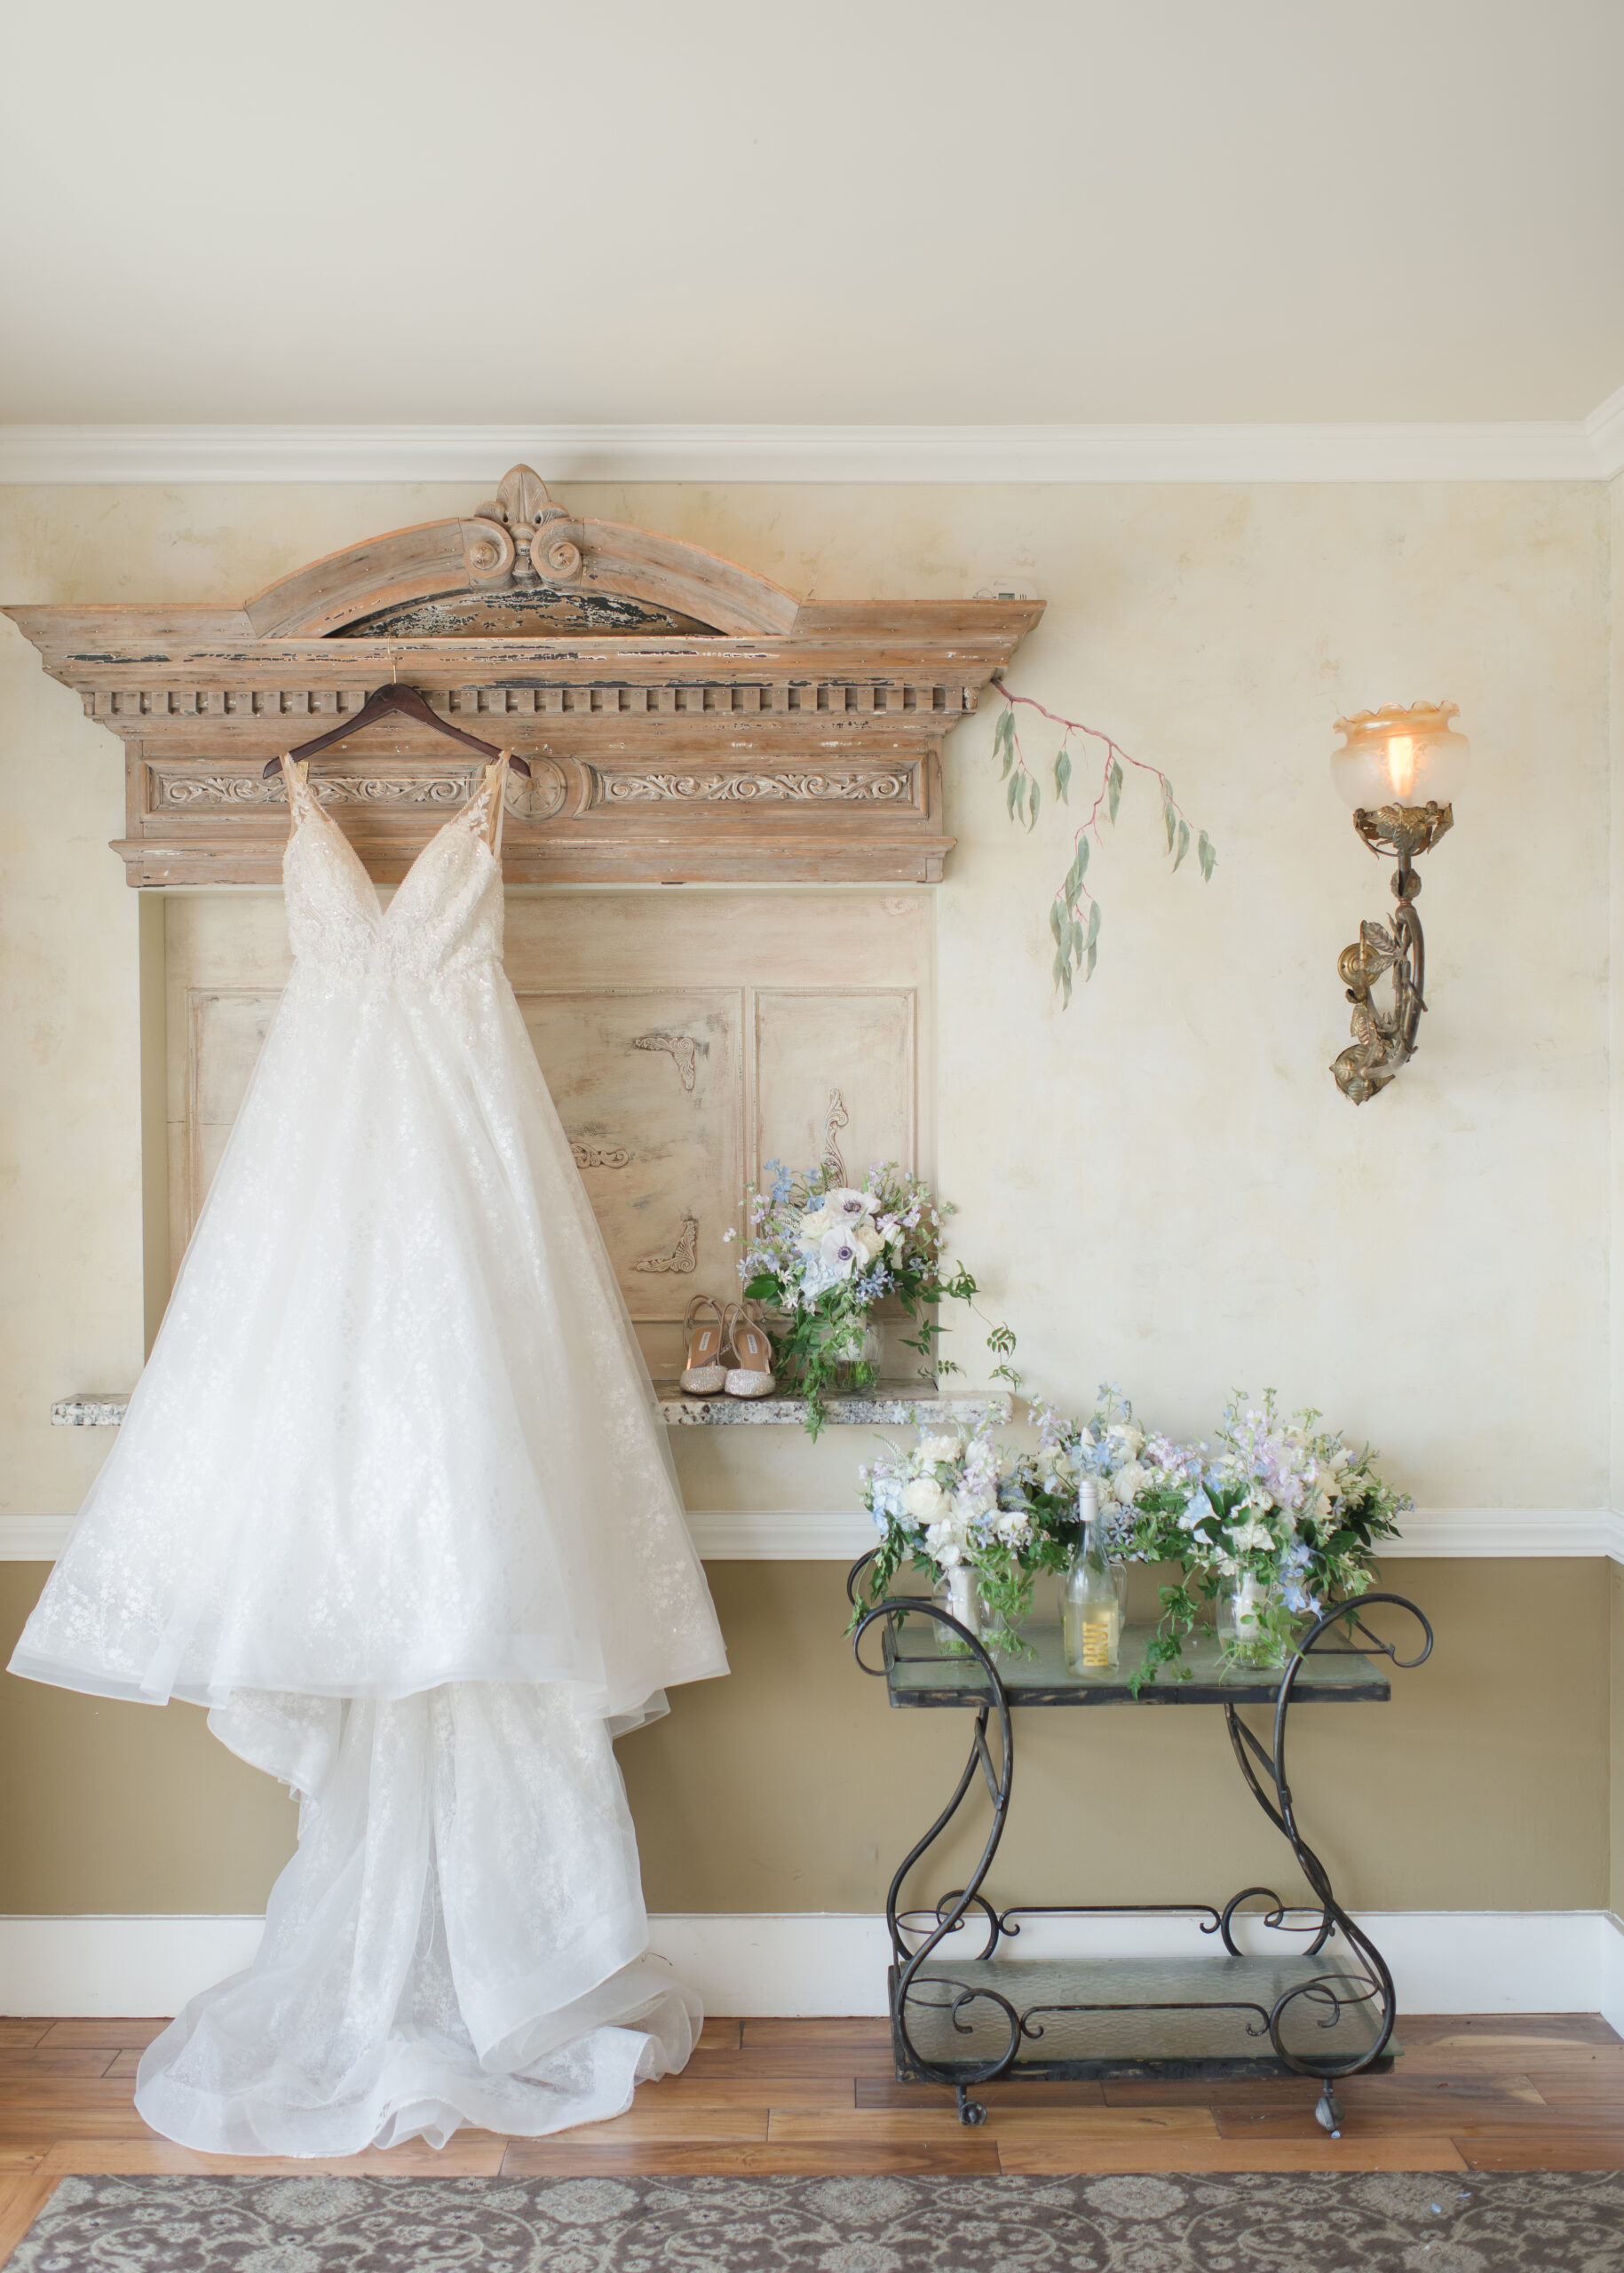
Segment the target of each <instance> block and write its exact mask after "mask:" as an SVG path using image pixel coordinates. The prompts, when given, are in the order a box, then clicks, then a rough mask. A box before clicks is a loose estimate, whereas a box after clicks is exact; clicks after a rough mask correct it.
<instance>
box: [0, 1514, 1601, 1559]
mask: <svg viewBox="0 0 1624 2273" xmlns="http://www.w3.org/2000/svg"><path fill="white" fill-rule="evenodd" d="M73 1522H74V1518H73V1517H72V1516H57V1515H51V1516H27V1515H0V1563H49V1562H52V1561H54V1560H55V1558H56V1556H57V1555H58V1553H59V1551H60V1548H61V1547H62V1543H63V1541H64V1540H66V1539H67V1534H68V1532H69V1530H70V1529H71V1527H72V1525H73ZM688 1529H689V1531H690V1532H692V1533H693V1543H694V1545H695V1546H696V1547H697V1548H698V1549H699V1551H700V1553H701V1556H703V1557H704V1558H705V1560H706V1561H707V1562H709V1563H827V1562H832V1563H850V1562H852V1561H853V1560H854V1559H855V1558H856V1557H857V1556H860V1555H861V1554H864V1553H866V1552H867V1549H868V1548H871V1547H872V1546H873V1545H874V1543H875V1531H874V1526H873V1525H872V1524H871V1523H870V1522H869V1520H868V1518H867V1516H866V1515H864V1514H863V1513H862V1511H861V1510H860V1509H852V1508H832V1509H831V1508H764V1509H735V1508H690V1509H689V1510H688ZM1430 1556H1438V1557H1442V1558H1444V1559H1446V1560H1448V1561H1451V1562H1461V1561H1470V1560H1482V1561H1494V1560H1505V1561H1509V1560H1541V1559H1546V1558H1549V1559H1550V1560H1553V1561H1557V1560H1560V1561H1573V1560H1575V1559H1579V1558H1585V1557H1594V1558H1596V1559H1597V1560H1599V1559H1601V1558H1602V1557H1606V1558H1607V1559H1608V1560H1610V1561H1612V1562H1614V1563H1620V1564H1624V1514H1620V1512H1618V1511H1617V1510H1614V1509H1606V1508H1417V1509H1415V1511H1414V1514H1413V1515H1412V1516H1411V1517H1410V1519H1409V1523H1408V1525H1407V1526H1406V1530H1405V1532H1404V1534H1403V1536H1402V1538H1399V1539H1396V1540H1390V1541H1387V1542H1384V1543H1383V1546H1382V1557H1383V1559H1384V1560H1388V1561H1394V1562H1397V1561H1400V1560H1414V1561H1419V1560H1421V1559H1422V1558H1423V1557H1430Z"/></svg>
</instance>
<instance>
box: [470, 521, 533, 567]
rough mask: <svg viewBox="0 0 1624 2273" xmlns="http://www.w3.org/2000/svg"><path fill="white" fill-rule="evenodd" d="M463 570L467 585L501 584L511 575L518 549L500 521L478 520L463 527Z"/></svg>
mask: <svg viewBox="0 0 1624 2273" xmlns="http://www.w3.org/2000/svg"><path fill="white" fill-rule="evenodd" d="M518 557H519V555H518V549H517V547H516V546H515V544H514V543H513V540H512V538H511V536H510V535H509V534H508V532H507V530H506V529H504V528H503V526H502V524H501V522H500V521H494V520H487V519H484V518H483V516H481V518H480V519H478V520H472V521H464V522H463V566H464V568H466V569H467V571H468V574H469V578H470V581H471V582H473V583H476V584H505V583H506V582H507V580H508V578H509V577H510V576H511V574H512V573H513V563H514V561H515V560H516V559H517V558H518Z"/></svg>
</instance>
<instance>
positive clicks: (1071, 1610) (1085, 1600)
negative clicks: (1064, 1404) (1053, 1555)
mask: <svg viewBox="0 0 1624 2273" xmlns="http://www.w3.org/2000/svg"><path fill="white" fill-rule="evenodd" d="M1077 1520H1078V1523H1079V1525H1080V1526H1081V1528H1080V1531H1079V1533H1078V1539H1077V1544H1076V1546H1075V1547H1074V1548H1073V1550H1072V1559H1071V1563H1070V1564H1069V1566H1068V1567H1067V1570H1066V1596H1065V1635H1066V1664H1067V1665H1068V1666H1070V1667H1071V1669H1072V1671H1073V1673H1106V1672H1109V1671H1110V1669H1111V1668H1112V1667H1113V1666H1114V1665H1115V1664H1116V1661H1117V1650H1118V1646H1119V1644H1120V1643H1121V1631H1122V1609H1121V1597H1120V1596H1119V1595H1118V1593H1117V1588H1116V1576H1115V1573H1114V1572H1113V1570H1112V1568H1111V1564H1110V1563H1109V1562H1108V1561H1107V1559H1106V1556H1105V1544H1104V1542H1103V1540H1101V1537H1100V1528H1099V1486H1098V1485H1097V1484H1096V1483H1095V1481H1094V1478H1093V1477H1091V1476H1085V1477H1083V1479H1082V1481H1081V1484H1079V1485H1078V1487H1077Z"/></svg>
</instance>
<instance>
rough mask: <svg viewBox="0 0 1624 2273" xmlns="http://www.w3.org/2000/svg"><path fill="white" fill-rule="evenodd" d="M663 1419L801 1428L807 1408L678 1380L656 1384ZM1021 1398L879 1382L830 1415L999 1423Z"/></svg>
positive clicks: (679, 1425) (867, 1420) (830, 1405)
mask: <svg viewBox="0 0 1624 2273" xmlns="http://www.w3.org/2000/svg"><path fill="white" fill-rule="evenodd" d="M654 1394H655V1396H656V1397H657V1398H659V1400H660V1418H661V1420H662V1421H663V1422H665V1424H666V1426H667V1428H668V1429H696V1428H697V1429H707V1428H709V1429H716V1428H726V1427H728V1426H729V1425H730V1424H732V1423H734V1422H741V1421H742V1422H757V1424H758V1425H759V1424H760V1423H761V1422H774V1421H777V1422H785V1421H788V1422H794V1423H795V1424H796V1427H797V1428H798V1427H799V1426H800V1425H801V1424H802V1423H803V1422H804V1420H805V1418H806V1407H805V1406H804V1405H803V1404H802V1402H801V1400H800V1398H798V1397H685V1396H684V1395H683V1393H682V1391H681V1390H680V1389H679V1388H678V1387H677V1383H676V1382H655V1383H654ZM1014 1410H1015V1400H1014V1398H1012V1397H1011V1396H1010V1393H1009V1391H1008V1390H1002V1391H1000V1390H979V1391H975V1390H953V1391H952V1392H951V1393H950V1394H944V1393H943V1392H942V1391H940V1390H935V1389H932V1388H927V1387H926V1385H925V1384H924V1383H923V1382H920V1383H918V1384H917V1385H915V1383H913V1382H907V1381H898V1382H875V1384H874V1387H873V1388H872V1389H871V1390H868V1391H867V1393H865V1392H864V1391H862V1390H855V1391H852V1392H850V1393H848V1394H847V1395H845V1396H844V1397H831V1398H829V1399H828V1402H827V1404H826V1405H825V1407H824V1416H825V1419H826V1421H827V1422H828V1425H829V1426H830V1427H831V1428H847V1429H895V1428H906V1426H907V1423H908V1422H910V1421H911V1420H912V1419H913V1418H914V1417H915V1414H917V1416H918V1418H919V1419H920V1420H921V1421H979V1420H980V1419H981V1418H982V1417H983V1415H984V1414H987V1413H989V1412H990V1413H991V1414H992V1416H993V1418H994V1421H1008V1420H1009V1419H1010V1415H1011V1414H1013V1412H1014Z"/></svg>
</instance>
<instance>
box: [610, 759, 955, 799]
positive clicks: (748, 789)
mask: <svg viewBox="0 0 1624 2273" xmlns="http://www.w3.org/2000/svg"><path fill="white" fill-rule="evenodd" d="M593 774H594V779H595V781H596V785H597V791H598V798H597V802H598V803H601V804H606V805H627V804H655V803H659V802H661V801H664V800H670V801H673V802H675V803H677V804H777V803H779V802H780V801H787V802H790V803H794V804H887V805H894V804H912V803H913V796H914V782H913V776H912V773H911V772H908V771H906V770H904V769H903V768H901V767H896V766H885V767H880V766H852V767H851V768H849V769H846V770H844V771H843V772H819V773H800V772H778V771H776V770H774V771H773V772H765V771H761V772H739V773H606V772H600V771H599V770H598V768H597V767H594V768H593Z"/></svg>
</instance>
